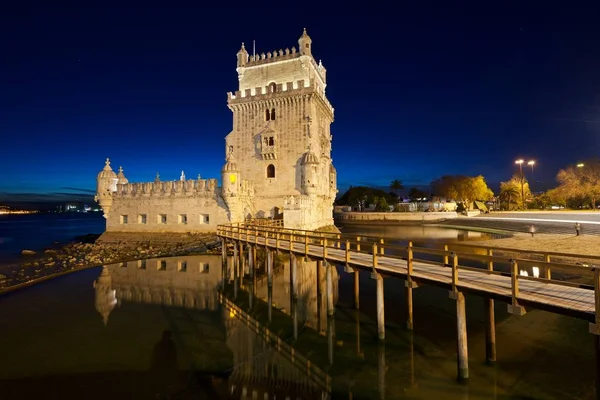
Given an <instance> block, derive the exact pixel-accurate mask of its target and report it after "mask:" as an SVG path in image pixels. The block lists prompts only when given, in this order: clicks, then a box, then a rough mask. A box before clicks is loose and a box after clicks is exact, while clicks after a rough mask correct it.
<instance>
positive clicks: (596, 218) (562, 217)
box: [440, 211, 600, 235]
mask: <svg viewBox="0 0 600 400" xmlns="http://www.w3.org/2000/svg"><path fill="white" fill-rule="evenodd" d="M576 222H579V223H580V224H581V233H582V234H583V235H600V211H598V212H560V211H557V212H554V211H546V212H544V211H537V212H536V211H533V212H496V213H489V214H482V215H481V216H476V217H470V218H466V217H465V218H456V219H452V220H447V221H444V222H443V223H441V224H440V225H453V226H465V227H473V228H486V229H499V230H505V231H511V232H529V227H530V226H531V225H535V227H536V229H537V232H538V233H554V234H556V233H558V234H573V235H575V223H576Z"/></svg>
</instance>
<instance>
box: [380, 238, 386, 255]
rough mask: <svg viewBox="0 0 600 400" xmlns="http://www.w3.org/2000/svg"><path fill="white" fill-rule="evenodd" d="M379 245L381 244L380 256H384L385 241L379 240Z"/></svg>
mask: <svg viewBox="0 0 600 400" xmlns="http://www.w3.org/2000/svg"><path fill="white" fill-rule="evenodd" d="M379 243H381V246H379V247H380V249H379V254H381V255H383V253H384V251H383V245H384V243H385V242H384V240H383V239H379Z"/></svg>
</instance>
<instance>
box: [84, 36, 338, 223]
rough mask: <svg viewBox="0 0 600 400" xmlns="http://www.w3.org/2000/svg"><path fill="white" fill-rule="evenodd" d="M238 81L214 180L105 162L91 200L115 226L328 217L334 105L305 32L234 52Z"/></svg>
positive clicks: (332, 193) (311, 220) (332, 188)
mask: <svg viewBox="0 0 600 400" xmlns="http://www.w3.org/2000/svg"><path fill="white" fill-rule="evenodd" d="M236 71H237V74H238V80H239V89H238V90H237V91H236V92H235V93H228V94H227V106H228V107H229V109H230V110H231V111H232V113H233V129H232V130H231V132H230V133H229V134H228V135H227V136H226V137H225V154H226V162H225V164H224V165H223V168H222V170H221V186H219V185H218V181H217V179H201V178H200V177H198V179H187V178H186V177H185V175H184V173H183V172H182V174H181V177H180V178H179V179H178V180H168V181H164V180H161V179H160V176H159V175H158V174H157V176H156V179H155V180H154V181H153V182H139V183H131V182H129V181H128V180H127V178H126V177H125V174H124V173H123V169H122V168H119V170H118V173H115V172H114V171H113V170H112V168H111V166H110V161H109V160H108V159H107V160H106V165H105V166H104V169H103V170H102V171H100V173H99V174H98V177H97V193H96V197H95V198H96V201H97V202H98V203H99V204H100V207H101V208H102V210H103V212H104V217H105V218H106V230H107V231H114V232H192V231H214V230H216V226H217V225H218V224H224V223H231V222H243V221H244V220H247V219H252V218H272V219H283V224H284V226H285V227H286V228H295V229H307V230H313V229H319V228H322V227H326V226H332V225H333V201H334V199H335V196H336V193H337V184H336V179H337V178H336V170H335V168H334V167H333V163H332V160H331V138H332V136H331V131H330V125H331V123H332V122H333V107H332V106H331V104H330V103H329V101H328V100H327V97H326V95H325V88H326V86H327V85H326V70H325V67H323V64H322V63H321V62H320V61H319V62H316V61H315V59H314V57H313V55H312V40H311V38H310V37H309V36H308V34H307V33H306V29H305V30H304V33H303V34H302V36H301V37H300V39H298V49H296V48H295V47H292V48H291V49H289V48H287V49H285V50H276V51H273V52H268V53H267V54H265V53H261V54H260V55H259V54H256V55H249V54H248V52H247V50H246V49H245V47H244V44H243V43H242V46H241V48H240V50H239V51H238V52H237V69H236Z"/></svg>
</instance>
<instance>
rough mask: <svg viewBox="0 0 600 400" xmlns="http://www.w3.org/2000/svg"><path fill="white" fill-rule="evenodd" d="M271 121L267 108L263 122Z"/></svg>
mask: <svg viewBox="0 0 600 400" xmlns="http://www.w3.org/2000/svg"><path fill="white" fill-rule="evenodd" d="M270 119H271V113H270V112H269V109H268V108H267V109H266V110H265V121H269V120H270Z"/></svg>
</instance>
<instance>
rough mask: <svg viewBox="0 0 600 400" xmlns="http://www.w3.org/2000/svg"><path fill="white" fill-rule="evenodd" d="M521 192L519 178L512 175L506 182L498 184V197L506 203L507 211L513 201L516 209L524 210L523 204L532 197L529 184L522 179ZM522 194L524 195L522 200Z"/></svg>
mask: <svg viewBox="0 0 600 400" xmlns="http://www.w3.org/2000/svg"><path fill="white" fill-rule="evenodd" d="M522 183H523V190H521V177H520V176H518V175H514V176H513V177H512V178H510V180H508V181H506V182H500V197H502V198H503V199H504V200H507V201H508V209H509V210H510V205H511V202H512V201H511V200H513V199H514V200H515V202H516V203H517V207H518V208H520V209H525V202H526V201H527V199H530V198H531V197H532V194H531V190H530V189H529V182H527V180H526V179H524V178H523V182H522ZM522 194H524V195H525V197H524V198H523V196H522Z"/></svg>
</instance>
